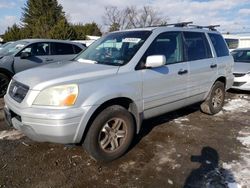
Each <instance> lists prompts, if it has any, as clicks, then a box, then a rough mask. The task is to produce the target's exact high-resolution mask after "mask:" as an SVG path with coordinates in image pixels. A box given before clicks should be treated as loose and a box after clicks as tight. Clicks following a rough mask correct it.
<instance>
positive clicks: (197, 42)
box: [184, 32, 212, 61]
mask: <svg viewBox="0 0 250 188" xmlns="http://www.w3.org/2000/svg"><path fill="white" fill-rule="evenodd" d="M184 38H185V47H186V55H187V59H188V61H195V60H199V59H206V58H211V57H212V53H211V49H210V47H209V44H208V41H207V38H206V36H205V34H204V33H198V32H184Z"/></svg>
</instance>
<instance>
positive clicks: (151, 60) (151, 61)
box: [145, 55, 166, 68]
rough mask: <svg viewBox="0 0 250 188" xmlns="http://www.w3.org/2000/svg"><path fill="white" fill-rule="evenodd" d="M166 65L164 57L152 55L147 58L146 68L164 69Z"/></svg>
mask: <svg viewBox="0 0 250 188" xmlns="http://www.w3.org/2000/svg"><path fill="white" fill-rule="evenodd" d="M165 64H166V57H165V56H164V55H151V56H148V57H147V60H146V64H145V66H146V67H147V68H156V67H162V66H164V65H165Z"/></svg>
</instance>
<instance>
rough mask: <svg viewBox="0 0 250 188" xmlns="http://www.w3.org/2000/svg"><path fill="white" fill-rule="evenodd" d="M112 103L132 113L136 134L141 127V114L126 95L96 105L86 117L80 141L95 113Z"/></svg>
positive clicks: (83, 137) (95, 115)
mask: <svg viewBox="0 0 250 188" xmlns="http://www.w3.org/2000/svg"><path fill="white" fill-rule="evenodd" d="M112 105H120V106H122V107H124V108H125V109H127V110H128V111H129V112H130V113H131V114H132V117H133V119H134V123H135V129H136V133H137V134H138V133H139V131H140V128H141V122H142V117H141V114H140V113H139V110H138V107H137V105H136V103H135V102H134V101H133V100H132V99H130V98H127V97H116V98H112V99H109V100H107V101H105V102H103V103H102V104H101V105H99V106H98V107H97V109H95V111H94V112H93V113H92V115H91V116H90V118H89V119H88V122H87V124H86V127H85V129H84V132H83V135H82V140H81V143H82V142H83V141H84V139H85V137H86V134H87V132H88V130H89V128H90V126H91V124H92V123H93V121H94V119H95V118H96V117H97V115H98V114H99V113H100V112H101V111H103V110H104V109H105V108H107V107H109V106H112Z"/></svg>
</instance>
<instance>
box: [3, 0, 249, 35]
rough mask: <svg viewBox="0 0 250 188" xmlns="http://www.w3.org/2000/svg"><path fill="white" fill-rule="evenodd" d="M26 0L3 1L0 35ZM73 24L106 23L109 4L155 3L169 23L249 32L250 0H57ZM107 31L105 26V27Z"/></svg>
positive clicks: (14, 18)
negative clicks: (106, 10)
mask: <svg viewBox="0 0 250 188" xmlns="http://www.w3.org/2000/svg"><path fill="white" fill-rule="evenodd" d="M25 2H26V0H0V34H3V33H4V31H5V30H6V29H7V27H8V26H11V25H13V24H14V23H17V24H20V23H21V21H20V18H21V15H22V7H24V4H25ZM58 2H59V3H60V4H61V5H62V6H63V10H64V11H65V13H66V15H67V18H68V19H69V21H70V22H71V23H83V24H84V23H88V22H93V21H94V22H96V23H97V24H99V25H103V15H104V12H105V7H106V6H117V7H118V8H124V7H126V6H137V8H141V7H142V6H144V5H149V6H152V7H153V8H154V9H155V10H157V11H158V12H159V14H160V15H161V16H162V17H164V18H166V19H167V20H168V22H169V23H176V22H182V21H193V22H194V24H196V25H210V24H213V25H214V24H219V25H221V27H220V29H219V30H220V31H221V32H249V33H250V19H249V17H250V0H58ZM102 29H103V30H104V29H105V27H102Z"/></svg>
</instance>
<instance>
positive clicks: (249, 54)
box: [232, 50, 250, 63]
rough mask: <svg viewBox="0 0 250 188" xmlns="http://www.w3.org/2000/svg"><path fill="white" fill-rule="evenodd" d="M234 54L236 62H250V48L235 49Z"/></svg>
mask: <svg viewBox="0 0 250 188" xmlns="http://www.w3.org/2000/svg"><path fill="white" fill-rule="evenodd" d="M232 55H233V58H234V61H235V62H243V63H250V50H235V51H233V52H232Z"/></svg>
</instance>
